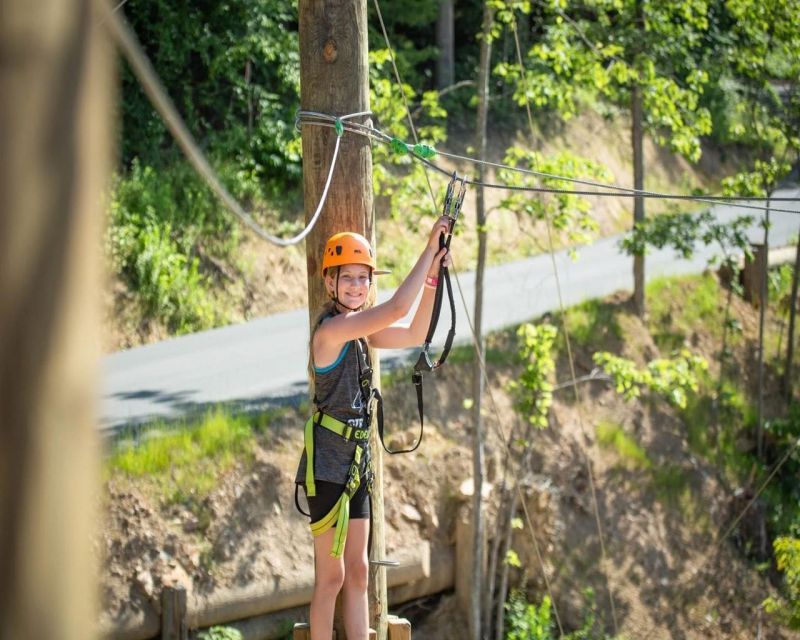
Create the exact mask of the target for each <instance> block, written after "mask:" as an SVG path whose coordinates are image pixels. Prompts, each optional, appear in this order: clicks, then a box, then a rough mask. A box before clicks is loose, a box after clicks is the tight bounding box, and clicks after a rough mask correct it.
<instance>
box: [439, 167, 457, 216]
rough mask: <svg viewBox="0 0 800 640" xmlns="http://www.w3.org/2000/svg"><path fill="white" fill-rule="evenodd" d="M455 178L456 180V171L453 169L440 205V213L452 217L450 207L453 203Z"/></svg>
mask: <svg viewBox="0 0 800 640" xmlns="http://www.w3.org/2000/svg"><path fill="white" fill-rule="evenodd" d="M456 180H458V176H457V175H456V172H455V171H453V176H452V177H451V178H450V183H449V184H448V185H447V192H446V193H445V196H444V204H443V205H442V215H443V216H447V217H448V218H450V217H452V216H451V215H450V208H451V207H452V205H453V192H454V191H455V185H456Z"/></svg>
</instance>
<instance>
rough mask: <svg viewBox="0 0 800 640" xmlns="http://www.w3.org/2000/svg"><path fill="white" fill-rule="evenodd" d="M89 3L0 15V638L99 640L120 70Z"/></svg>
mask: <svg viewBox="0 0 800 640" xmlns="http://www.w3.org/2000/svg"><path fill="white" fill-rule="evenodd" d="M93 6H94V4H93V3H92V2H89V1H86V0H58V1H56V0H24V1H23V0H7V1H6V2H3V4H2V9H0V12H1V13H2V19H0V43H2V55H0V96H1V97H0V140H2V141H3V159H2V160H0V576H2V581H0V621H2V623H0V639H2V640H16V639H19V638H48V639H54V640H61V639H65V640H85V639H87V638H93V637H94V626H95V619H96V618H95V592H96V579H95V575H96V571H95V568H96V567H95V558H96V550H95V549H94V548H93V544H92V535H93V533H94V526H95V524H96V523H97V521H98V518H97V514H96V513H95V509H94V506H95V504H96V499H97V497H98V496H97V493H98V486H99V482H100V481H99V447H98V441H97V440H98V439H97V423H96V419H95V414H94V407H95V402H96V393H97V392H96V389H97V380H96V377H97V362H98V359H99V354H100V345H99V342H98V335H99V327H100V322H99V295H98V292H99V291H100V287H101V277H100V263H99V256H100V244H101V239H100V238H101V233H100V226H101V223H100V221H101V208H100V207H101V202H102V200H103V197H102V191H103V189H104V188H105V187H106V186H107V178H108V174H107V171H108V167H109V163H110V156H111V154H110V148H109V145H110V142H111V139H112V138H111V135H110V133H111V132H110V113H111V108H110V107H111V105H110V98H111V95H112V92H111V77H112V69H113V63H114V60H113V54H112V52H111V51H109V50H108V49H107V48H106V43H105V40H104V38H103V37H102V35H101V33H100V31H99V29H100V27H99V24H98V23H99V17H98V16H97V15H95V14H94V12H93V9H92V7H93ZM43 18H46V19H43Z"/></svg>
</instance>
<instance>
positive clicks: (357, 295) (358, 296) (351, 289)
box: [325, 264, 371, 309]
mask: <svg viewBox="0 0 800 640" xmlns="http://www.w3.org/2000/svg"><path fill="white" fill-rule="evenodd" d="M370 282H371V274H370V268H369V267H367V266H365V265H363V264H345V265H342V266H341V267H339V274H338V277H337V276H336V275H332V274H330V273H329V274H327V275H326V276H325V284H326V286H327V288H328V292H329V293H330V294H331V295H333V293H334V291H335V289H336V286H337V284H338V286H339V291H338V295H337V296H336V297H337V299H338V300H339V302H341V303H342V304H343V305H344V306H346V307H350V308H351V309H358V308H359V307H361V305H363V304H364V303H365V302H366V301H367V295H369V286H370Z"/></svg>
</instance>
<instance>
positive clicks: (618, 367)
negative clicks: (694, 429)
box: [593, 350, 708, 409]
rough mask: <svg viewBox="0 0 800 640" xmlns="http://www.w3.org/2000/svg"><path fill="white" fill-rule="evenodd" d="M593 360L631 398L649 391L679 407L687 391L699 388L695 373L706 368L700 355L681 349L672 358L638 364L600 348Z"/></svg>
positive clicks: (619, 391)
mask: <svg viewBox="0 0 800 640" xmlns="http://www.w3.org/2000/svg"><path fill="white" fill-rule="evenodd" d="M593 359H594V362H595V364H596V365H597V366H599V367H601V368H602V369H603V370H604V371H605V372H606V373H607V374H608V375H610V376H611V378H612V379H613V381H614V386H615V388H616V390H617V393H619V394H621V395H622V396H623V397H624V398H625V399H626V400H633V399H635V398H638V397H640V396H641V395H642V392H644V391H650V392H652V393H656V394H658V395H660V396H662V397H664V398H665V399H666V400H667V401H668V402H669V403H670V404H672V405H674V406H676V407H679V408H681V409H683V408H685V407H686V399H687V394H688V393H690V392H696V391H697V389H698V384H699V380H698V376H699V375H700V374H701V373H702V372H704V371H706V370H707V369H708V363H707V362H706V360H705V359H704V358H702V357H700V356H695V355H692V354H691V353H690V352H689V351H686V350H682V351H681V352H680V353H679V354H678V355H677V356H676V357H674V358H658V359H656V360H653V361H651V362H649V363H648V364H647V366H646V367H645V368H640V367H638V366H637V365H636V363H634V362H633V361H632V360H629V359H627V358H621V357H619V356H615V355H613V354H611V353H608V352H605V351H601V352H597V353H595V354H594V356H593Z"/></svg>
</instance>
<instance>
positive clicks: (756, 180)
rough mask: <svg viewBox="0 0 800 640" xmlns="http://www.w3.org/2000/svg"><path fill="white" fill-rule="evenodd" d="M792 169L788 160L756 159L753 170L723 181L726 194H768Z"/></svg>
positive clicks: (723, 189)
mask: <svg viewBox="0 0 800 640" xmlns="http://www.w3.org/2000/svg"><path fill="white" fill-rule="evenodd" d="M790 170H791V166H790V165H789V163H788V162H779V161H778V160H776V159H775V158H771V159H770V160H768V161H762V160H756V161H755V164H754V166H753V170H752V171H743V172H741V173H737V174H736V175H734V176H729V177H727V178H725V179H724V180H723V181H722V192H723V194H725V195H742V196H766V194H768V193H769V192H770V191H771V190H772V189H774V188H775V186H776V185H777V184H778V182H780V180H781V178H783V177H784V176H786V175H787V174H788V173H789V171H790Z"/></svg>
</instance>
